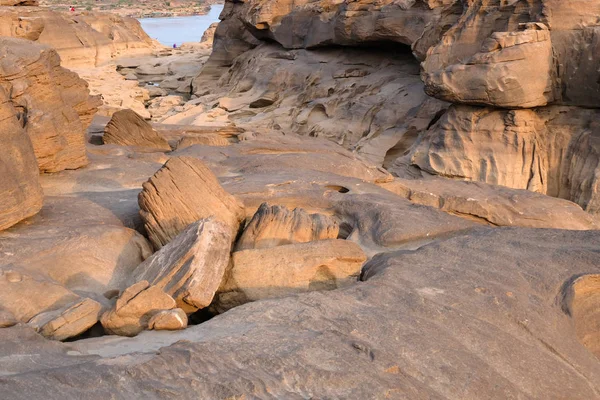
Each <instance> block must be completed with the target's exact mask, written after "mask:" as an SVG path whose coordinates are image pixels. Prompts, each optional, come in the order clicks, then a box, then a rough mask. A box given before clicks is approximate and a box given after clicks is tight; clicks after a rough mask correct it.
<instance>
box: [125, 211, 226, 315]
mask: <svg viewBox="0 0 600 400" xmlns="http://www.w3.org/2000/svg"><path fill="white" fill-rule="evenodd" d="M231 242H232V238H231V230H230V228H229V227H228V226H227V225H226V224H225V223H223V222H220V221H218V220H216V219H215V218H209V219H203V220H200V221H197V222H193V223H191V224H190V225H189V226H188V227H187V228H186V229H185V230H183V232H181V233H180V234H179V235H177V236H176V237H175V238H174V239H173V241H171V242H169V243H168V244H166V245H165V246H164V247H162V248H161V249H160V250H159V251H157V252H156V253H154V254H153V255H152V256H151V257H149V258H148V259H147V260H146V261H144V262H143V263H141V264H140V265H139V266H138V267H137V268H136V270H135V271H134V272H133V274H132V281H134V282H139V281H147V282H150V284H151V285H153V286H156V287H158V288H160V289H161V290H163V291H164V292H165V293H167V294H169V295H170V296H171V297H173V299H175V301H176V303H177V307H179V308H181V309H183V310H184V311H186V312H188V313H192V312H194V311H197V310H198V309H200V308H204V307H208V306H209V305H210V303H211V302H212V299H213V296H214V295H215V292H216V291H217V289H218V288H219V285H220V284H221V281H222V279H223V274H224V273H225V270H226V268H227V266H228V264H229V253H230V252H231Z"/></svg>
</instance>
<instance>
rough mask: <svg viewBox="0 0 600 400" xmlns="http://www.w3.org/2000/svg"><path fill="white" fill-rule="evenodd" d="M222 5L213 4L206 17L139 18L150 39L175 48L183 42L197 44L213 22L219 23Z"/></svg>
mask: <svg viewBox="0 0 600 400" xmlns="http://www.w3.org/2000/svg"><path fill="white" fill-rule="evenodd" d="M221 11H223V4H214V5H212V6H211V7H210V12H209V13H208V14H206V15H193V16H190V17H171V18H141V19H140V20H139V21H140V23H141V24H142V28H143V29H144V31H146V33H147V34H148V36H150V37H151V38H152V39H157V40H158V41H159V42H160V43H162V44H164V45H165V46H173V44H177V46H179V45H181V44H182V43H185V42H199V41H200V39H201V38H202V34H203V33H204V31H205V30H206V29H207V28H208V27H209V26H210V24H212V23H213V22H219V14H221Z"/></svg>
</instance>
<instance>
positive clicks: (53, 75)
mask: <svg viewBox="0 0 600 400" xmlns="http://www.w3.org/2000/svg"><path fill="white" fill-rule="evenodd" d="M0 85H2V86H3V87H4V88H5V90H6V93H7V94H8V95H9V96H10V102H11V103H12V105H13V107H14V108H15V110H16V112H17V116H18V118H19V120H20V122H21V125H22V126H23V127H24V129H25V131H26V132H27V134H28V135H29V137H30V138H31V142H32V144H33V149H34V152H35V156H36V158H37V161H38V165H39V169H40V171H42V172H56V171H61V170H64V169H74V168H79V167H82V166H84V165H86V164H87V156H86V153H85V144H84V143H85V138H84V132H85V130H86V129H87V127H88V125H89V123H90V122H91V118H92V117H93V114H94V113H95V111H96V107H97V106H98V102H99V99H97V98H90V96H89V92H88V89H87V84H86V83H85V81H83V80H82V79H80V78H79V77H78V76H77V74H75V73H73V72H71V71H68V70H66V69H65V68H63V67H61V66H60V58H59V57H58V54H57V53H56V51H55V50H52V49H50V48H49V47H47V46H41V45H38V44H34V43H31V42H29V41H26V40H22V39H11V38H0Z"/></svg>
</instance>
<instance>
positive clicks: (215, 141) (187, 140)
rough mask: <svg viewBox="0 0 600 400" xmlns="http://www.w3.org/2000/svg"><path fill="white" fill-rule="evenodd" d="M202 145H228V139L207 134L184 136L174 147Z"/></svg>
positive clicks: (179, 148) (178, 148)
mask: <svg viewBox="0 0 600 400" xmlns="http://www.w3.org/2000/svg"><path fill="white" fill-rule="evenodd" d="M196 144H199V145H202V146H229V144H230V143H229V140H227V139H226V138H224V137H223V136H221V135H217V134H208V135H203V136H184V137H182V138H181V139H179V141H178V142H177V146H176V147H175V149H177V150H181V149H185V148H186V147H190V146H193V145H196Z"/></svg>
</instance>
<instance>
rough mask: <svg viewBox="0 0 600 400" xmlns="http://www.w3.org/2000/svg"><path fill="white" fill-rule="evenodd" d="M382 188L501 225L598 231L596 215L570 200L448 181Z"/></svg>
mask: <svg viewBox="0 0 600 400" xmlns="http://www.w3.org/2000/svg"><path fill="white" fill-rule="evenodd" d="M380 186H381V187H383V188H385V189H387V190H389V191H391V192H393V193H396V194H398V195H400V196H402V197H405V198H407V199H408V200H410V201H411V202H413V203H415V204H422V205H424V206H430V207H435V208H439V209H440V210H442V211H445V212H447V213H449V214H453V215H458V216H460V217H463V218H467V219H473V220H475V221H481V222H484V223H489V224H492V225H497V226H523V227H528V228H555V229H574V230H586V229H598V228H599V227H600V221H599V220H598V218H597V217H596V216H593V215H590V214H589V213H587V212H585V211H583V210H582V209H581V207H579V206H578V205H577V204H575V203H572V202H570V201H567V200H563V199H557V198H554V197H550V196H545V195H542V194H539V193H534V192H530V191H527V190H516V189H509V188H507V187H503V186H496V185H490V184H485V183H481V182H463V181H457V180H451V179H444V178H429V179H400V178H397V179H395V180H394V181H393V182H388V183H382V184H380Z"/></svg>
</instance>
